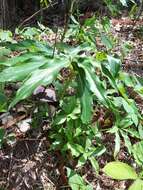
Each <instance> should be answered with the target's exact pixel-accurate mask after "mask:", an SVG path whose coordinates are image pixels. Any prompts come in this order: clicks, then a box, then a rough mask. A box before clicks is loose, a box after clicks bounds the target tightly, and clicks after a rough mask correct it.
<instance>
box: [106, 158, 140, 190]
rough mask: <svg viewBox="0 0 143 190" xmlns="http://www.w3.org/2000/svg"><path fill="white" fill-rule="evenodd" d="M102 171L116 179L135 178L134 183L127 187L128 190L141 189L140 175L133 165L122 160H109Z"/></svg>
mask: <svg viewBox="0 0 143 190" xmlns="http://www.w3.org/2000/svg"><path fill="white" fill-rule="evenodd" d="M103 171H104V172H105V174H106V175H108V176H109V177H111V178H113V179H117V180H127V179H132V180H135V181H134V183H133V184H132V185H131V186H130V187H129V190H136V189H138V190H142V189H143V180H142V176H141V175H140V174H139V175H138V174H137V173H136V171H135V170H134V168H133V167H131V166H129V165H128V164H125V163H123V162H119V161H115V162H109V163H108V164H107V165H106V166H105V167H104V168H103Z"/></svg>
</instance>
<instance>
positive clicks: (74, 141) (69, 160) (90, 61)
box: [0, 17, 143, 190]
mask: <svg viewBox="0 0 143 190" xmlns="http://www.w3.org/2000/svg"><path fill="white" fill-rule="evenodd" d="M72 20H73V22H74V24H72V25H71V28H70V29H69V31H67V32H66V34H65V38H64V42H63V43H61V42H60V43H57V44H56V46H55V45H53V44H52V43H49V44H47V42H45V41H43V40H41V39H40V38H38V36H39V35H40V33H41V31H42V32H44V33H46V32H48V30H47V29H45V28H43V27H42V25H41V27H42V29H40V30H39V29H35V28H28V29H23V30H22V31H23V32H24V33H23V34H22V40H21V41H19V42H13V41H12V42H11V43H7V42H2V43H1V44H0V45H1V47H2V49H3V50H4V51H3V52H6V53H3V54H2V59H1V61H0V65H1V72H0V83H2V84H4V83H9V82H12V83H15V82H19V84H20V87H19V89H18V91H17V92H16V96H15V97H14V99H13V100H12V101H11V103H10V105H9V109H11V108H12V107H13V106H15V105H16V104H17V103H18V102H19V101H22V100H26V99H28V98H30V96H31V95H32V94H33V92H34V90H35V89H36V88H37V87H39V86H41V85H42V86H45V87H47V86H49V85H51V84H52V86H53V88H54V89H55V91H56V95H57V98H58V106H56V107H55V112H54V114H51V115H50V114H49V113H48V114H47V112H48V111H47V109H42V112H46V113H43V115H48V117H49V119H50V129H49V132H48V134H47V135H48V138H49V140H50V142H51V149H50V150H54V151H55V152H60V154H61V153H62V159H63V163H64V165H65V166H66V167H68V168H73V169H75V170H76V169H80V168H81V167H82V166H83V165H84V164H85V163H86V162H90V163H91V165H92V166H93V167H94V169H95V171H96V173H97V174H98V172H99V166H98V162H97V158H98V157H99V156H101V155H102V154H103V153H105V151H106V146H105V145H104V144H103V143H102V134H103V133H104V132H107V133H112V134H114V136H115V150H114V157H117V155H118V152H119V150H120V139H121V138H123V140H124V142H125V146H126V147H127V148H128V151H129V153H132V144H131V141H130V137H136V138H138V139H142V136H141V132H140V131H141V128H142V115H141V113H140V111H139V109H138V107H137V105H136V102H135V101H134V99H133V98H132V97H130V93H129V89H131V90H132V91H134V92H136V93H137V94H138V95H140V96H141V97H142V96H143V90H142V84H143V81H142V79H141V78H139V77H136V76H132V75H130V74H128V73H125V72H123V71H122V68H121V60H120V58H119V57H115V56H114V55H112V54H111V51H112V48H113V47H114V46H115V45H116V42H115V41H114V39H113V38H112V36H111V34H110V31H109V27H110V22H109V20H108V19H107V18H105V19H103V20H102V24H100V22H99V21H97V19H95V17H93V18H90V19H88V20H86V21H85V23H84V24H83V25H82V26H81V25H80V24H79V23H78V22H77V21H76V20H75V19H74V18H73V17H72ZM95 24H96V25H95ZM75 29H76V30H75ZM33 31H34V34H33ZM18 32H19V33H20V34H21V32H20V31H18ZM96 37H98V38H99V40H101V42H102V44H103V45H104V49H103V50H102V51H101V49H100V47H99V49H98V44H97V40H96ZM29 38H30V39H29ZM37 39H38V40H37ZM68 39H70V40H71V41H70V42H72V40H73V39H74V40H76V43H75V44H74V43H73V44H72V43H71V45H70V43H69V42H68V41H67V40H68ZM66 42H67V43H66ZM53 46H54V47H53ZM15 51H16V52H18V55H17V56H7V53H8V54H9V52H10V54H12V53H14V52H15ZM53 52H54V56H53ZM63 72H65V73H63ZM66 73H68V74H66ZM65 74H66V75H65ZM71 90H72V92H71ZM1 105H2V104H1ZM40 106H42V105H40ZM43 106H45V105H44V104H43ZM46 106H47V107H48V106H49V105H48V104H46ZM101 109H102V110H105V111H104V114H103V113H100V110H101ZM39 110H40V109H39ZM43 110H44V111H43ZM95 112H98V113H99V116H98V114H97V116H96V117H95V118H94V117H93V115H94V113H95ZM102 114H103V116H102ZM41 115H42V114H41V113H39V117H42V116H41ZM101 116H102V117H103V120H104V121H102V122H101ZM107 120H108V121H109V122H106V121H107ZM1 134H2V138H1V139H3V132H2V133H1ZM64 165H63V166H64ZM68 176H69V180H71V181H72V178H71V177H73V176H74V177H77V175H76V174H73V172H72V171H71V170H70V169H69V170H68ZM78 178H79V181H81V183H82V184H84V185H83V189H86V188H87V185H86V184H85V183H84V182H83V181H82V178H81V177H78ZM71 181H69V184H70V185H71V183H72V182H71ZM136 184H138V181H136V182H135V185H136ZM71 187H72V188H73V189H74V190H75V189H77V188H78V187H74V186H73V185H71ZM88 188H90V187H88Z"/></svg>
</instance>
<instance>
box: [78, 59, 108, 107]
mask: <svg viewBox="0 0 143 190" xmlns="http://www.w3.org/2000/svg"><path fill="white" fill-rule="evenodd" d="M78 66H79V67H81V68H83V69H84V72H85V77H86V81H87V83H88V86H89V89H90V91H91V92H92V93H94V94H95V96H96V97H97V98H98V100H99V101H100V102H101V103H103V104H104V106H106V107H108V106H109V101H108V97H107V96H106V90H105V88H104V87H103V84H102V82H101V80H100V79H99V78H98V76H96V75H95V73H94V70H93V68H92V67H91V64H90V63H88V62H83V63H78Z"/></svg>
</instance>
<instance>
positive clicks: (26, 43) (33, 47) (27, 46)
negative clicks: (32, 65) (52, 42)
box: [0, 39, 53, 55]
mask: <svg viewBox="0 0 143 190" xmlns="http://www.w3.org/2000/svg"><path fill="white" fill-rule="evenodd" d="M0 45H1V46H4V47H6V48H8V49H10V50H12V51H26V50H27V51H28V52H45V53H46V54H47V55H52V53H53V49H52V48H51V47H50V46H48V45H47V43H43V42H40V41H34V40H29V39H27V40H23V41H20V42H18V43H13V44H12V43H0Z"/></svg>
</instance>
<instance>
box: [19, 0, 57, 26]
mask: <svg viewBox="0 0 143 190" xmlns="http://www.w3.org/2000/svg"><path fill="white" fill-rule="evenodd" d="M57 4H58V3H54V4H52V5H51V4H50V5H49V6H46V7H43V8H41V9H40V10H38V11H37V12H35V13H34V14H32V15H31V16H30V17H28V18H26V19H25V20H24V21H23V22H22V23H21V24H20V25H19V26H18V28H21V27H22V26H23V25H24V24H25V23H26V22H28V21H29V20H31V19H32V18H33V17H35V16H37V15H38V14H39V13H40V12H41V11H45V10H47V9H48V8H49V7H51V6H52V7H53V6H55V5H57Z"/></svg>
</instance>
